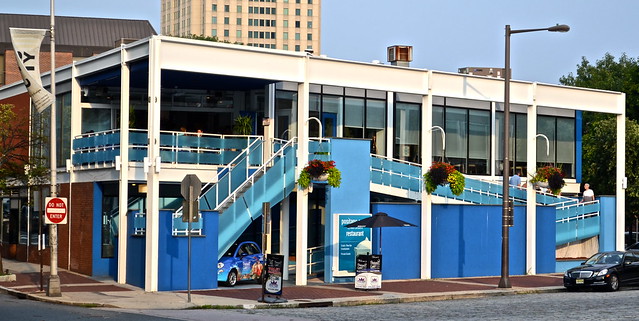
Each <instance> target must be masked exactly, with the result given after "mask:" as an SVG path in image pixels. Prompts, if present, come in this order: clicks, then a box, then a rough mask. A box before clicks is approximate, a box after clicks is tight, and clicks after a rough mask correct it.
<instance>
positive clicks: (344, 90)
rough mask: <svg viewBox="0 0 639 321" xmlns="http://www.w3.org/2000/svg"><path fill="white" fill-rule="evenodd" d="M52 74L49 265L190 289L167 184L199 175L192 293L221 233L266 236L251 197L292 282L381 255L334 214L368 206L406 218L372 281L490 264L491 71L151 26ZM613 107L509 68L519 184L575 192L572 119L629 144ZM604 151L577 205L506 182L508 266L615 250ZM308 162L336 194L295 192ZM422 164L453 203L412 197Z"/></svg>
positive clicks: (212, 262)
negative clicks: (360, 253)
mask: <svg viewBox="0 0 639 321" xmlns="http://www.w3.org/2000/svg"><path fill="white" fill-rule="evenodd" d="M55 79H56V82H57V86H56V88H57V99H58V113H59V116H58V119H59V121H60V123H59V124H57V126H58V137H59V139H58V150H57V153H56V157H57V159H58V164H60V165H61V167H60V168H58V173H57V177H58V182H59V184H60V191H61V192H60V193H61V195H62V196H66V197H68V198H69V199H70V204H71V206H70V218H69V225H68V226H65V227H60V239H61V241H60V248H59V251H60V266H61V267H65V268H69V269H71V270H78V271H81V272H83V273H86V274H91V275H96V276H97V275H109V276H112V277H113V278H114V279H115V280H117V281H118V282H120V283H129V284H133V285H137V286H140V287H143V288H144V289H145V290H147V291H162V290H177V289H185V288H186V275H187V273H186V266H187V263H186V262H187V247H186V244H187V241H186V237H185V235H186V224H185V223H182V220H181V216H180V215H181V214H180V213H181V209H180V207H181V205H182V196H181V194H180V182H181V181H182V180H183V178H184V177H185V176H186V175H187V174H195V175H197V176H198V177H199V178H200V180H201V181H202V182H203V183H205V185H203V188H202V198H201V199H200V210H201V219H200V220H199V222H198V223H197V224H195V226H194V232H195V233H196V234H197V236H196V237H194V238H193V256H192V259H193V261H192V269H193V272H192V275H193V276H194V277H193V280H192V288H194V289H199V288H215V287H217V281H216V280H217V278H216V273H217V269H216V265H217V260H218V258H219V257H220V256H221V255H222V253H224V252H225V251H226V250H227V249H228V248H229V247H230V246H231V245H232V244H233V243H234V242H236V241H237V240H241V239H253V240H257V241H259V240H261V239H262V236H263V235H262V214H263V204H264V203H269V204H270V210H271V218H272V220H273V221H272V233H270V234H269V235H267V237H266V239H268V240H269V242H267V244H269V245H268V246H267V248H266V249H265V250H267V251H269V252H270V253H281V254H283V255H285V256H286V258H287V260H288V261H289V262H291V266H290V269H289V271H287V272H288V274H287V275H286V277H287V278H289V279H294V280H295V283H296V284H298V285H303V284H306V283H307V278H308V276H309V275H315V273H317V272H319V273H320V274H323V279H324V281H325V282H341V281H348V280H352V277H353V275H354V273H353V272H354V270H353V263H352V262H353V260H354V255H355V253H356V252H355V250H356V248H357V247H358V246H359V244H360V243H362V242H361V241H364V242H363V243H362V245H365V244H367V243H366V238H368V237H369V236H370V239H369V241H372V246H371V247H369V249H371V250H372V251H373V252H377V251H378V250H377V249H378V248H379V239H380V235H379V231H372V232H371V231H369V230H368V231H363V232H364V233H347V232H348V231H347V230H345V228H344V225H345V224H347V223H348V222H352V221H353V220H355V219H359V218H363V217H365V216H367V215H370V214H371V213H376V212H380V211H381V212H385V213H388V214H389V215H391V216H394V217H397V218H400V219H402V220H404V221H408V222H410V223H413V224H415V225H417V227H410V228H385V229H384V230H383V235H384V238H383V277H384V279H411V278H439V277H464V276H479V275H499V271H500V270H499V269H500V257H501V256H500V244H501V232H500V231H501V203H502V200H501V193H502V192H501V190H502V185H501V175H502V172H501V170H502V168H501V164H502V159H503V155H502V154H501V150H502V145H501V142H502V141H503V137H502V136H503V134H502V133H503V128H502V120H503V99H504V82H503V79H500V78H490V77H481V76H472V75H464V74H456V73H449V72H439V71H433V70H424V69H417V68H410V67H401V66H391V65H382V64H378V63H362V62H353V61H344V60H337V59H331V58H328V57H321V56H320V57H318V56H311V55H307V54H304V53H295V52H289V51H280V50H266V49H260V48H250V47H245V46H237V45H230V44H224V43H213V42H205V41H197V40H189V39H181V38H173V37H164V36H153V37H150V38H147V39H144V40H140V41H137V42H134V43H131V44H127V45H122V46H121V47H120V48H117V49H113V50H111V51H108V52H105V53H103V54H100V55H97V56H95V57H92V58H88V59H85V60H82V61H79V62H75V63H74V64H72V65H68V66H66V67H63V68H60V69H58V70H57V71H56V77H55ZM43 82H44V83H45V85H47V86H48V85H49V83H50V76H49V75H48V74H44V75H43ZM20 97H22V98H20ZM20 99H21V100H20ZM8 101H13V102H16V101H18V102H20V101H23V102H25V101H26V103H28V96H27V95H26V91H25V88H24V85H22V84H13V85H8V86H5V87H2V88H0V102H8ZM624 110H625V95H624V94H623V93H619V92H610V91H601V90H593V89H585V88H575V87H565V86H557V85H549V84H542V83H536V82H525V81H512V84H511V117H512V118H511V119H512V121H511V125H512V126H513V128H512V130H511V134H512V139H511V142H512V144H513V145H512V148H511V150H512V152H513V155H511V157H510V159H511V160H512V165H513V168H514V169H516V170H521V171H522V172H523V173H526V174H527V175H525V176H528V177H530V175H532V174H533V173H534V172H535V168H537V167H538V166H543V165H548V164H551V165H556V166H558V167H561V168H562V169H563V171H564V172H565V173H566V176H567V177H566V181H567V182H568V186H567V187H566V189H567V191H570V190H572V191H578V189H576V188H575V186H578V184H579V183H580V182H581V167H582V160H581V113H582V112H583V111H592V112H599V113H608V114H613V115H616V117H617V124H618V130H617V133H618V135H617V146H625V144H624V140H625V138H624V137H625V136H624V132H625V125H624V117H625V116H624V113H625V112H624ZM238 116H250V117H251V119H252V120H253V126H252V134H251V135H236V134H233V130H232V129H233V121H234V119H235V118H236V117H238ZM443 133H445V137H444V135H442V134H443ZM540 134H541V135H543V136H544V137H547V138H548V143H546V141H545V140H542V139H541V138H540V137H542V136H541V135H540ZM547 149H548V151H546V150H547ZM616 157H617V162H618V166H617V174H616V177H611V179H613V180H615V182H617V184H616V186H617V189H616V195H614V196H611V197H602V198H599V199H598V201H597V202H594V203H591V204H579V203H578V202H577V201H576V200H575V199H573V198H569V197H556V196H552V195H549V194H543V193H539V192H537V191H535V190H534V189H533V187H532V186H531V184H529V185H528V187H527V188H517V187H512V188H511V191H510V195H511V197H513V200H514V202H515V204H516V206H515V224H514V227H512V228H511V249H510V251H511V255H510V257H511V266H510V271H511V273H512V274H535V273H548V272H556V271H557V270H558V269H560V267H558V265H557V255H556V251H557V249H558V248H565V247H568V246H570V247H574V248H579V247H580V246H582V245H583V244H584V242H590V244H593V243H594V244H596V247H597V248H598V249H602V250H603V249H621V248H623V230H624V190H623V184H622V182H623V181H624V177H625V174H624V164H625V159H624V150H623V149H619V150H617V155H616ZM314 158H319V159H323V160H333V161H335V164H336V166H337V168H338V169H339V170H340V171H341V173H342V184H341V186H340V187H339V188H332V187H328V186H326V185H325V184H321V183H314V184H313V189H312V191H311V190H308V189H306V190H304V189H300V188H298V187H297V186H296V183H295V181H296V179H297V177H298V176H299V173H300V172H301V170H302V168H303V167H304V165H305V164H306V163H307V161H308V160H310V159H314ZM434 160H444V161H447V162H449V163H451V164H452V165H454V166H455V167H456V168H457V169H458V170H459V171H461V172H462V173H463V174H464V175H465V176H466V189H465V191H464V193H463V194H462V195H461V196H454V195H452V194H451V193H450V191H449V189H448V188H446V187H441V188H439V189H438V190H436V191H435V192H434V193H433V194H432V195H429V194H427V193H426V192H425V191H424V188H423V181H422V175H423V174H424V173H425V172H426V171H427V170H428V168H429V166H430V164H431V162H432V161H434ZM26 194H28V195H31V194H30V193H26ZM15 197H18V196H15ZM20 197H27V196H25V195H22V196H20ZM28 197H31V196H28ZM8 198H10V197H8ZM3 199H5V198H3ZM4 203H5V202H4V201H3V204H4ZM10 203H11V202H10V201H9V202H8V203H7V204H10ZM36 212H37V209H34V208H29V209H28V213H27V215H36ZM351 237H354V238H351ZM358 237H359V238H358ZM362 237H363V238H362ZM27 239H28V238H27ZM78 240H81V241H78ZM27 246H32V245H29V244H27ZM360 248H361V246H360ZM357 249H359V248H357Z"/></svg>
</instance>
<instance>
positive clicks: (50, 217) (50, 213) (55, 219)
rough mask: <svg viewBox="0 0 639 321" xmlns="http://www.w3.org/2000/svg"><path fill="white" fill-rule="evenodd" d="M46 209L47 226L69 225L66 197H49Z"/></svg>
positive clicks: (45, 221)
mask: <svg viewBox="0 0 639 321" xmlns="http://www.w3.org/2000/svg"><path fill="white" fill-rule="evenodd" d="M45 203H46V206H45V208H44V215H45V216H44V223H45V224H67V211H68V210H67V199H66V197H47V198H46V200H45Z"/></svg>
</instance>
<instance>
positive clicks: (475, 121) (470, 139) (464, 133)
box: [432, 106, 491, 175]
mask: <svg viewBox="0 0 639 321" xmlns="http://www.w3.org/2000/svg"><path fill="white" fill-rule="evenodd" d="M433 126H440V127H442V128H444V131H445V132H446V150H445V151H444V150H443V146H442V139H441V135H442V133H441V131H439V130H434V131H433V135H432V140H433V160H434V161H446V162H449V163H451V164H452V165H454V166H455V167H456V168H457V170H459V171H461V172H462V173H464V174H475V175H487V174H490V166H489V164H490V137H491V124H490V112H489V111H487V110H475V109H463V108H454V107H446V108H444V107H440V106H434V107H433Z"/></svg>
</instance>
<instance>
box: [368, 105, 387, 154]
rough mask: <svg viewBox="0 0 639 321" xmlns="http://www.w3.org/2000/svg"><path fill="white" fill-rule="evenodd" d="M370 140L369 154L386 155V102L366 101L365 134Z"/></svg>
mask: <svg viewBox="0 0 639 321" xmlns="http://www.w3.org/2000/svg"><path fill="white" fill-rule="evenodd" d="M364 138H369V139H370V140H371V153H373V154H379V155H385V154H386V101H384V100H374V99H367V100H366V133H365V134H364Z"/></svg>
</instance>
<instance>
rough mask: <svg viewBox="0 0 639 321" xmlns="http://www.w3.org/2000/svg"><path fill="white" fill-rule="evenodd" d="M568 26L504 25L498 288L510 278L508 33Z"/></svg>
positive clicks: (561, 30) (511, 206)
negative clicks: (502, 152) (519, 27)
mask: <svg viewBox="0 0 639 321" xmlns="http://www.w3.org/2000/svg"><path fill="white" fill-rule="evenodd" d="M568 30H570V27H568V26H567V25H556V26H552V27H548V28H538V29H515V30H511V29H510V25H506V63H505V69H506V70H504V76H505V82H504V147H503V148H504V149H503V151H504V155H503V156H504V163H503V174H504V176H503V181H502V184H503V186H504V192H503V199H502V220H501V222H502V225H501V278H500V279H499V285H498V287H500V288H510V287H511V285H510V278H509V276H508V274H509V271H508V265H509V254H508V248H509V245H508V243H509V232H510V230H509V227H511V226H512V225H513V203H512V201H511V200H510V196H509V195H508V194H509V193H508V192H509V190H508V188H509V184H508V180H509V178H510V173H509V172H510V160H509V159H508V155H509V153H510V150H509V148H510V133H509V130H510V35H512V34H515V33H524V32H535V31H551V32H568Z"/></svg>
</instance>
